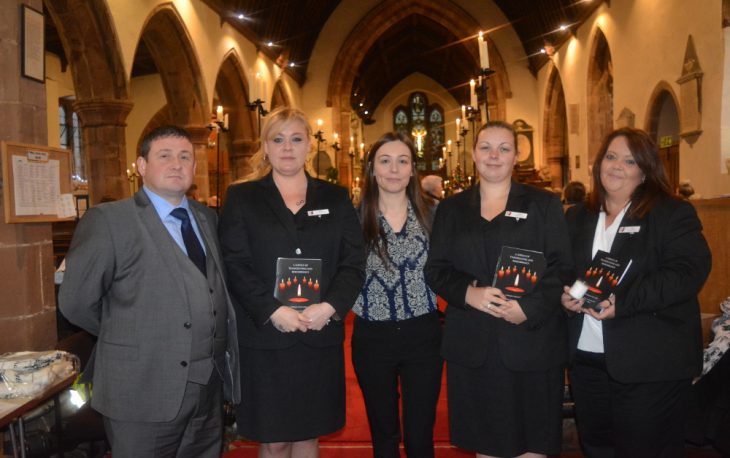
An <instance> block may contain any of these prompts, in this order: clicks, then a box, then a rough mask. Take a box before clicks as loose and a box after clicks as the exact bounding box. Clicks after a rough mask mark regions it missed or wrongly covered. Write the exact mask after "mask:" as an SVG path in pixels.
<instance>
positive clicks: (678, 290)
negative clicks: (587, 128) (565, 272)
mask: <svg viewBox="0 0 730 458" xmlns="http://www.w3.org/2000/svg"><path fill="white" fill-rule="evenodd" d="M671 194H672V193H671V188H670V186H669V183H668V181H667V178H666V174H665V172H664V167H663V165H662V162H661V160H660V159H659V156H658V154H657V149H656V145H655V144H654V142H653V141H652V140H651V138H650V137H649V135H648V134H647V133H646V132H643V131H641V130H638V129H632V128H622V129H618V130H616V131H614V132H612V133H611V134H610V135H609V136H608V137H607V138H606V140H605V141H604V143H603V145H602V147H601V150H600V151H599V153H598V157H597V158H596V162H595V163H594V165H593V173H592V191H591V193H590V195H589V198H588V200H587V202H586V203H585V204H579V205H577V206H575V207H573V208H571V209H569V210H568V212H567V215H566V217H567V219H568V226H569V229H570V235H571V240H572V243H573V255H574V258H575V267H576V269H577V272H585V271H586V269H587V268H588V267H589V266H590V264H591V260H592V258H593V257H594V256H595V253H596V252H597V251H598V250H601V251H605V252H610V253H611V256H612V257H614V258H616V259H618V260H619V261H620V262H621V265H622V266H628V270H627V271H626V273H625V274H624V277H623V279H622V280H621V281H620V283H619V284H618V286H617V287H616V290H615V291H614V295H613V296H610V297H609V299H607V300H605V301H603V302H601V303H600V304H599V307H598V308H597V311H596V310H593V309H592V308H583V307H582V305H583V300H575V299H573V298H572V297H571V296H570V295H569V294H568V291H569V288H568V287H567V286H566V287H565V293H564V294H563V296H562V303H563V306H564V307H565V308H566V310H568V313H569V315H570V319H569V332H570V349H571V357H572V367H571V371H570V381H571V388H572V391H573V397H574V400H575V411H576V422H577V426H578V433H579V435H580V439H581V444H582V446H583V449H584V451H585V453H586V455H588V456H590V457H642V458H644V457H658V456H661V457H681V456H682V453H683V439H684V436H683V425H684V421H685V416H686V412H687V395H688V392H689V389H690V383H691V380H692V378H693V377H694V376H695V375H698V374H699V372H700V370H701V369H702V332H701V325H700V308H699V304H698V302H697V293H698V292H699V290H700V288H701V287H702V285H703V283H704V282H705V279H706V278H707V275H708V274H709V271H710V266H711V259H710V251H709V248H708V246H707V243H706V242H705V239H704V237H703V236H702V226H701V224H700V221H699V219H698V218H697V214H696V212H695V210H694V207H692V205H691V204H690V203H688V202H683V201H681V200H679V199H677V198H675V197H673V196H672V195H671Z"/></svg>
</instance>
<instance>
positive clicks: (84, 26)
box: [43, 0, 129, 100]
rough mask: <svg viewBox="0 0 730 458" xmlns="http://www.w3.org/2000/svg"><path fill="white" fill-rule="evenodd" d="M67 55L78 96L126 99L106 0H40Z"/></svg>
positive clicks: (124, 83) (115, 40)
mask: <svg viewBox="0 0 730 458" xmlns="http://www.w3.org/2000/svg"><path fill="white" fill-rule="evenodd" d="M43 4H44V5H45V7H46V9H47V10H48V14H49V15H50V16H51V19H52V20H53V23H54V24H55V26H56V28H57V29H58V32H59V36H60V39H61V43H62V44H63V48H64V52H65V53H66V55H67V56H68V58H69V62H70V64H71V65H70V68H71V76H72V78H73V82H74V88H75V91H76V97H77V99H108V100H126V99H127V98H128V94H129V91H128V86H127V79H126V74H125V72H124V64H123V63H122V62H123V61H122V52H121V48H120V46H119V40H118V39H117V33H116V28H115V27H114V22H113V21H112V18H111V14H110V12H109V9H108V7H107V5H106V1H105V0H68V1H64V2H58V1H51V0H45V1H44V2H43Z"/></svg>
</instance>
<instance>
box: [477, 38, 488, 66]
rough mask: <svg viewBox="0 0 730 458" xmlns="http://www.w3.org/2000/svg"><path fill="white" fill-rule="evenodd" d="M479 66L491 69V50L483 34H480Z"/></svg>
mask: <svg viewBox="0 0 730 458" xmlns="http://www.w3.org/2000/svg"><path fill="white" fill-rule="evenodd" d="M479 64H480V65H481V66H482V68H489V49H488V48H487V40H485V39H484V36H483V34H482V32H479Z"/></svg>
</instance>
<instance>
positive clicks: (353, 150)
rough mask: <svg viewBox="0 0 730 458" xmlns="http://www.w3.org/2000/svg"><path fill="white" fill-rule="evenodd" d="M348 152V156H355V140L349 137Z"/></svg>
mask: <svg viewBox="0 0 730 458" xmlns="http://www.w3.org/2000/svg"><path fill="white" fill-rule="evenodd" d="M349 152H350V154H353V155H354V154H355V138H354V137H350V149H349Z"/></svg>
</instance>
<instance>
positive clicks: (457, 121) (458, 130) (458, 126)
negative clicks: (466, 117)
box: [456, 118, 461, 138]
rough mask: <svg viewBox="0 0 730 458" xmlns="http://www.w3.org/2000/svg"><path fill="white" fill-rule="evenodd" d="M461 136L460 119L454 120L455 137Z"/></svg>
mask: <svg viewBox="0 0 730 458" xmlns="http://www.w3.org/2000/svg"><path fill="white" fill-rule="evenodd" d="M459 135H461V118H456V137H457V138H458V137H459Z"/></svg>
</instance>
